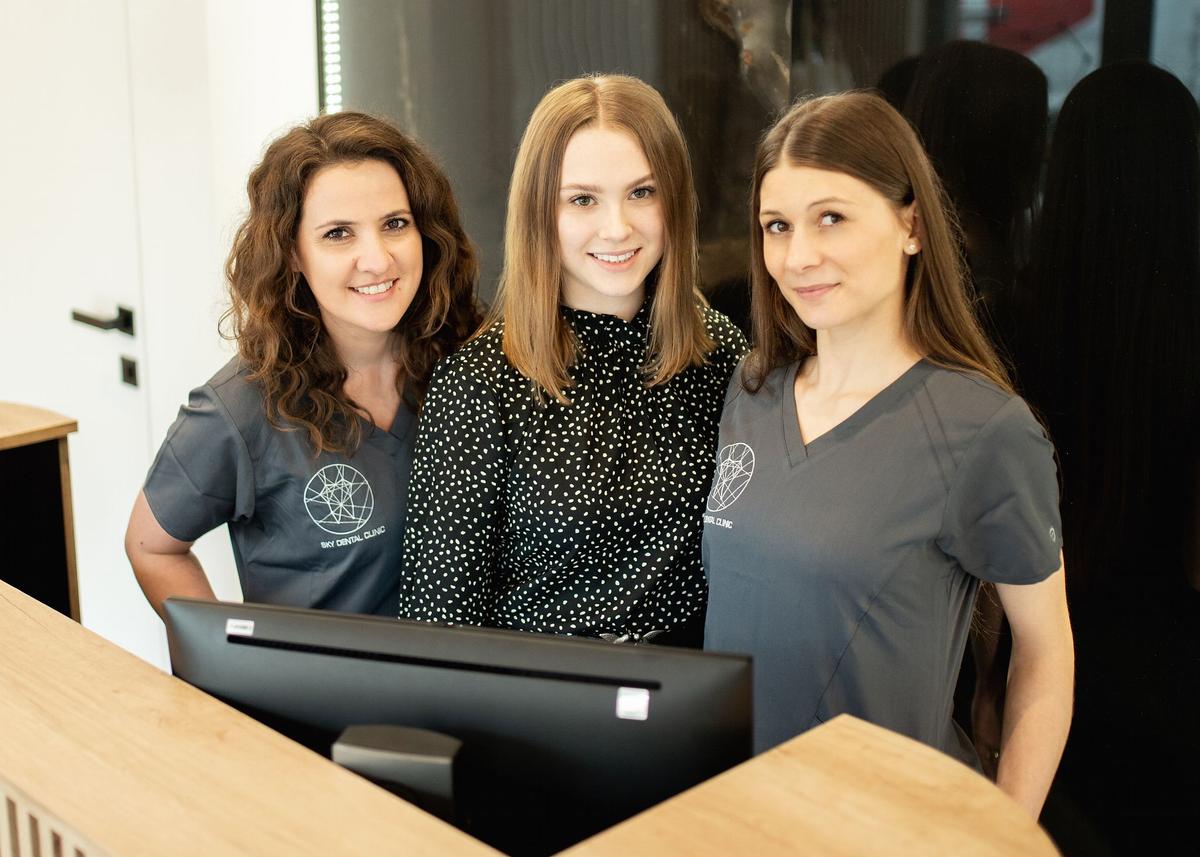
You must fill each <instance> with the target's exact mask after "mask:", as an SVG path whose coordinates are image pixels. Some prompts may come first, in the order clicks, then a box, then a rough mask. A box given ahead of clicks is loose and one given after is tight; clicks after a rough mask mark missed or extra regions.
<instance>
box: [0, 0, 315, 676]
mask: <svg viewBox="0 0 1200 857" xmlns="http://www.w3.org/2000/svg"><path fill="white" fill-rule="evenodd" d="M316 68H317V49H316V12H315V4H314V3H313V2H311V0H254V2H253V3H243V2H236V0H171V2H166V0H52V2H45V3H29V2H27V0H0V75H2V79H3V80H5V82H6V98H5V103H4V104H3V106H0V188H2V190H0V319H2V321H0V324H2V325H3V326H2V327H0V400H10V401H20V402H27V403H30V404H34V405H38V406H41V407H46V408H50V409H53V410H57V411H60V412H62V413H65V414H69V415H71V416H74V417H76V418H77V419H78V420H79V422H80V430H79V433H78V434H76V435H74V436H72V438H71V441H70V445H71V465H72V484H73V493H74V500H75V522H76V544H77V552H78V565H79V575H80V591H81V592H80V594H81V602H82V611H83V618H84V622H85V624H87V625H88V626H89V627H92V628H94V629H95V630H97V631H99V632H100V633H102V634H104V635H105V636H107V637H109V638H110V639H112V640H114V641H115V642H117V643H119V644H120V645H123V646H125V647H126V648H129V649H130V650H132V651H135V652H136V653H138V654H140V655H142V656H143V657H145V658H147V659H148V660H150V661H152V662H154V663H158V664H160V665H163V664H165V647H164V645H163V638H162V631H161V625H160V624H159V623H158V620H157V618H156V617H155V616H154V615H153V613H152V612H151V611H150V610H149V608H148V607H147V606H146V605H145V604H144V601H143V600H142V599H141V596H140V593H139V592H138V590H137V588H136V585H135V583H134V581H133V579H132V573H131V572H130V570H129V567H128V563H127V561H126V559H125V557H124V554H123V551H122V550H121V537H122V534H123V529H124V520H125V518H126V516H127V515H128V509H129V507H130V505H131V504H132V501H133V497H134V495H135V494H136V492H137V490H138V487H139V486H140V483H141V479H142V478H143V476H144V474H145V470H146V468H147V466H148V465H149V462H150V460H151V457H152V455H153V452H154V451H155V450H156V449H157V446H158V444H159V443H160V442H161V440H162V437H163V435H164V433H165V431H166V429H167V426H168V425H170V423H171V421H172V420H173V419H174V417H175V412H176V410H177V409H178V406H179V404H180V403H181V402H183V401H184V400H185V399H186V397H187V392H188V390H190V389H191V388H192V387H195V386H197V385H199V384H201V383H203V382H204V380H205V379H207V378H208V377H209V376H210V375H211V374H212V373H213V372H214V371H215V370H216V369H217V368H219V367H220V365H221V364H222V363H224V362H225V360H227V359H228V356H229V354H230V347H229V346H228V345H227V344H225V343H223V342H222V341H221V340H220V338H219V337H218V336H217V332H216V323H217V318H218V316H219V315H220V312H221V310H222V308H223V304H224V296H223V284H222V279H221V268H222V264H223V261H224V256H225V253H226V252H227V249H228V241H229V236H230V234H231V232H232V229H233V225H234V224H235V223H236V220H237V218H238V216H239V215H240V214H241V213H242V211H243V210H244V207H245V199H244V183H245V178H246V175H247V173H248V172H249V170H250V168H251V166H252V165H253V164H254V163H255V162H256V160H257V159H258V156H259V154H260V153H261V151H262V149H263V147H264V144H265V143H266V142H267V140H268V139H269V138H270V137H271V136H272V135H273V134H274V133H276V132H277V131H278V130H279V129H281V128H283V127H285V126H288V125H291V124H293V123H295V122H298V121H302V120H304V119H306V118H308V117H310V116H312V115H313V114H315V113H316V110H317V71H316ZM118 303H122V304H125V305H129V306H131V307H133V308H134V309H135V312H136V313H137V319H136V326H137V335H136V336H135V337H133V338H129V337H125V336H122V335H121V334H117V333H103V332H99V331H94V330H91V329H89V328H85V327H82V326H80V325H78V324H73V323H72V322H71V321H70V320H69V319H70V310H71V309H72V308H79V309H83V310H87V311H91V312H94V313H96V314H104V313H111V311H112V310H113V309H114V308H115V306H116V304H118ZM120 355H128V356H131V357H134V358H136V359H137V361H138V364H139V369H140V373H141V386H140V387H139V388H136V389H135V388H131V387H127V386H125V385H123V384H121V383H120V380H119V376H118V374H117V366H118V364H119V357H120ZM0 549H2V546H0ZM197 552H198V553H199V555H200V557H201V560H202V562H204V564H205V567H206V569H208V571H209V572H210V576H211V577H213V578H214V585H215V587H216V590H217V592H218V594H219V595H222V596H233V597H236V596H237V593H238V587H237V582H236V575H235V574H234V571H233V564H232V557H231V555H230V551H229V548H228V539H227V537H226V535H225V534H224V532H220V533H213V534H210V535H209V536H207V537H205V538H204V539H202V540H201V541H200V542H199V543H198V544H197Z"/></svg>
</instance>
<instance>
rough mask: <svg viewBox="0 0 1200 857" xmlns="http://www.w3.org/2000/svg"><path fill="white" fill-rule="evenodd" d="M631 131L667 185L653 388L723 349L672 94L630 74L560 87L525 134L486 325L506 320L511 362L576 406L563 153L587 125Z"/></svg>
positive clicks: (652, 280)
mask: <svg viewBox="0 0 1200 857" xmlns="http://www.w3.org/2000/svg"><path fill="white" fill-rule="evenodd" d="M586 127H603V128H610V129H614V130H620V131H624V132H626V133H628V134H630V135H631V136H632V137H633V138H634V139H635V140H636V141H637V142H638V144H639V145H640V146H641V148H642V151H643V152H644V153H645V155H646V161H647V162H648V163H649V164H650V170H651V173H652V175H653V176H654V180H655V181H656V182H657V184H658V194H659V200H660V201H661V205H662V211H663V225H664V234H665V238H666V240H665V242H664V245H665V246H664V251H663V257H662V260H661V261H660V262H659V264H658V265H657V266H656V268H655V270H654V271H653V272H651V274H650V276H649V278H648V283H647V285H648V286H650V285H653V288H654V298H653V301H654V302H653V305H652V307H651V310H650V338H649V349H648V353H647V359H646V364H645V365H644V367H643V370H644V372H645V376H646V383H647V384H648V385H650V386H653V385H656V384H662V383H665V382H666V381H669V380H670V379H671V378H673V377H674V376H675V375H677V374H678V373H680V372H681V371H683V370H684V369H686V368H687V367H689V366H698V365H700V364H702V363H703V362H704V360H705V355H706V354H708V353H709V352H710V351H712V349H713V342H712V339H711V338H710V337H709V335H708V333H707V331H706V330H705V327H704V318H703V315H702V311H701V309H700V305H701V302H702V301H701V300H700V299H699V294H700V293H699V291H698V289H697V284H698V283H699V263H698V254H697V249H696V211H697V204H696V192H695V189H694V187H693V186H692V169H691V163H690V161H689V159H688V152H687V144H686V143H685V142H684V139H683V134H682V133H680V131H679V126H678V125H677V124H676V122H675V117H674V116H672V115H671V111H670V110H669V109H668V108H667V105H666V103H665V102H664V101H663V99H662V96H661V95H659V94H658V92H657V91H655V89H654V88H653V87H651V86H649V85H648V84H646V83H644V82H643V81H641V80H638V79H637V78H635V77H628V76H625V75H596V76H589V77H581V78H576V79H575V80H569V81H567V82H566V83H562V84H560V85H558V86H556V87H555V88H554V89H552V90H550V91H549V92H548V93H546V95H545V96H544V97H543V98H542V100H541V102H539V103H538V106H537V107H536V108H535V109H534V111H533V115H532V116H531V117H530V119H529V125H528V126H527V127H526V129H525V134H524V136H523V137H522V138H521V147H520V149H519V150H518V151H517V162H516V166H515V167H514V169H513V177H512V184H511V185H510V187H509V192H508V218H507V221H506V223H505V231H504V270H503V272H502V274H501V276H500V288H499V291H498V293H497V296H496V301H495V303H494V304H493V306H492V310H491V313H490V314H489V317H488V319H487V321H486V322H485V329H486V327H488V326H490V325H491V324H493V323H495V322H497V321H500V320H503V322H504V338H503V348H504V353H505V356H506V357H507V358H508V361H509V362H510V363H511V364H512V365H513V366H514V367H515V368H516V369H517V371H519V372H520V373H521V374H522V375H524V376H525V377H527V378H529V379H530V380H531V381H533V382H534V383H535V385H536V388H537V391H538V394H539V395H549V396H550V397H552V398H554V399H555V400H556V401H559V402H562V403H564V404H568V403H569V401H570V400H569V399H568V398H567V396H566V393H565V390H566V388H568V387H569V386H570V385H571V378H570V375H569V373H568V369H569V368H570V366H571V365H572V364H573V363H574V362H575V356H576V350H577V347H578V343H577V342H576V341H575V337H574V334H573V332H572V330H571V327H570V325H569V324H567V323H565V322H564V320H563V319H562V317H561V315H560V313H559V302H560V298H561V294H562V280H563V274H562V254H561V251H560V248H559V241H558V205H559V186H560V184H561V182H562V164H563V154H564V152H565V151H566V148H567V143H568V142H569V141H570V139H571V137H572V136H573V135H574V134H575V133H576V132H577V131H579V130H580V129H581V128H586Z"/></svg>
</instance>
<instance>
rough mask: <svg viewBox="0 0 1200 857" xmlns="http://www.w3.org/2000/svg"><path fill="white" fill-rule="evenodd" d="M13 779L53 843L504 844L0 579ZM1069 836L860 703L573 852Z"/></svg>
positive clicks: (351, 850)
mask: <svg viewBox="0 0 1200 857" xmlns="http://www.w3.org/2000/svg"><path fill="white" fill-rule="evenodd" d="M13 794H15V795H16V796H17V805H18V806H17V809H18V810H19V812H22V813H28V815H30V816H41V817H43V818H44V819H46V820H47V821H49V820H56V821H57V823H58V826H57V828H56V830H57V833H55V835H56V836H58V835H60V834H61V835H62V841H61V842H58V843H54V842H51V841H50V839H49V838H47V836H48V834H46V832H45V831H43V832H42V836H43V844H42V846H41V853H43V854H44V855H50V854H52V853H57V852H58V851H61V853H66V854H73V853H74V850H73V849H74V847H76V845H77V844H82V845H83V848H82V850H81V853H84V854H86V857H103V855H112V857H127V855H141V854H146V855H162V854H171V855H186V854H203V855H278V854H287V855H308V854H311V855H340V854H353V855H373V854H405V855H424V854H429V855H433V854H437V855H443V854H448V855H459V854H462V855H484V854H495V853H496V852H495V851H492V850H491V849H489V848H488V847H487V846H485V845H483V844H482V843H480V842H478V841H477V840H475V839H472V838H471V837H469V836H467V835H466V834H464V833H461V832H459V831H458V830H456V829H454V828H453V827H451V826H449V825H447V824H445V823H443V822H441V821H439V820H438V819H436V818H434V817H433V816H430V815H427V814H426V813H424V812H422V811H421V810H419V809H417V808H415V807H413V806H410V805H409V804H407V803H405V802H403V801H401V800H400V799H398V798H396V797H394V796H392V795H390V794H388V793H387V792H385V791H383V790H382V789H379V788H376V787H375V786H373V785H371V784H370V783H368V782H366V781H365V780H362V779H360V778H359V777H357V776H355V775H353V774H351V773H349V772H348V771H345V770H343V769H341V768H339V767H337V766H336V765H334V764H332V763H331V762H329V761H327V760H325V759H323V758H321V757H319V756H317V755H316V754H314V753H311V752H310V751H308V750H306V749H304V748H303V747H301V746H299V745H298V744H295V743H293V742H291V741H289V740H288V739H286V738H284V737H282V736H280V735H278V734H276V733H275V732H273V731H271V730H270V729H268V728H266V727H265V726H262V725H260V724H258V723H257V722H255V721H254V720H251V719H250V718H248V717H245V716H244V715H242V714H240V713H239V712H237V711H235V710H233V709H232V708H229V707H228V706H226V705H224V704H222V703H220V702H218V701H217V700H215V699H213V698H212V697H210V696H208V695H206V694H204V693H202V692H200V691H198V690H196V689H194V688H192V687H191V686H189V685H187V684H185V683H183V682H181V681H178V680H177V679H175V678H173V677H171V676H169V675H166V674H164V673H161V672H159V671H158V670H157V669H155V668H154V667H151V666H150V665H148V664H146V663H144V662H142V661H141V660H139V659H138V658H136V657H134V656H133V655H131V654H128V653H127V652H124V651H123V650H121V649H119V648H117V647H116V646H114V645H112V644H111V643H109V642H107V641H106V640H104V639H102V638H100V637H98V636H97V635H95V634H93V633H91V632H90V631H87V630H86V629H84V628H82V627H81V626H79V625H77V624H76V623H74V622H72V621H71V620H69V619H67V618H66V617H65V616H62V615H60V614H58V613H56V612H55V611H53V610H51V609H49V608H48V607H45V606H44V605H42V604H40V603H38V602H36V601H34V600H33V599H31V598H29V597H27V596H25V595H23V594H21V593H20V592H18V591H17V590H15V589H13V588H12V587H10V586H8V585H7V584H4V583H2V582H0V798H3V797H4V796H5V795H8V796H9V800H10V801H11V800H12V797H11V796H12V795H13ZM3 804H4V800H2V799H0V809H2V808H3ZM9 812H10V816H11V814H12V804H10V810H9ZM3 822H4V819H3V818H0V833H3V830H4V827H5V825H4V823H3ZM20 830H21V831H22V832H21V835H22V836H26V838H27V839H29V840H30V842H32V841H33V839H34V838H35V835H34V834H27V833H26V832H25V827H24V826H21V827H20ZM8 845H9V843H7V842H0V855H4V857H8V855H9V854H11V853H13V852H12V851H11V850H10V849H8V848H7V847H6V846H8ZM59 845H62V846H67V847H63V848H61V849H59V848H57V846H59ZM19 853H21V854H22V855H25V854H32V853H34V852H33V847H32V845H31V844H29V843H27V844H26V845H25V850H21V851H20V852H19ZM1056 853H1057V852H1056V851H1055V849H1054V846H1053V844H1052V843H1051V841H1050V839H1049V837H1048V836H1046V834H1045V833H1044V832H1043V831H1042V830H1041V829H1040V828H1039V827H1038V826H1037V825H1036V824H1035V823H1034V822H1033V820H1032V819H1030V818H1029V817H1028V816H1027V815H1025V813H1024V812H1023V811H1022V810H1021V809H1020V808H1019V807H1018V806H1017V805H1016V804H1015V803H1013V802H1012V801H1010V800H1009V799H1008V798H1007V797H1006V796H1005V795H1004V794H1002V793H1001V792H1000V790H999V789H997V788H996V787H995V786H994V785H993V784H992V783H990V782H988V781H987V780H985V779H984V778H983V777H981V776H979V775H978V774H976V773H975V772H974V771H971V770H969V769H968V768H966V767H964V766H963V765H961V764H959V763H958V762H955V761H953V760H952V759H950V758H948V757H946V756H944V755H942V754H941V753H939V752H937V751H936V750H933V749H931V748H929V747H926V746H924V745H922V744H919V743H917V742H915V741H912V740H909V739H908V738H903V737H901V736H899V735H896V734H894V733H891V732H888V731H887V730H885V729H881V728H879V727H877V726H872V725H870V724H867V723H864V722H862V721H860V720H855V719H854V718H851V717H839V718H837V719H835V720H832V721H830V722H829V723H827V724H825V725H823V726H821V727H818V728H817V729H814V730H812V731H810V732H807V733H805V734H804V735H801V736H799V737H797V738H794V739H793V740H791V741H789V742H787V743H786V744H783V745H781V746H779V747H777V748H775V749H774V750H771V751H769V752H767V753H764V754H763V755H761V756H758V757H756V758H755V759H752V760H750V761H749V762H746V763H745V764H742V765H739V766H738V767H736V768H734V769H732V770H730V771H727V772H726V773H724V774H722V775H721V776H718V777H715V778H713V779H711V780H709V781H708V782H706V783H702V784H701V785H699V786H697V787H695V788H693V789H691V790H689V791H687V792H684V793H683V794H681V795H678V796H677V797H675V798H672V799H671V800H669V801H666V802H665V803H663V804H660V805H659V806H657V807H654V808H653V809H650V810H648V811H646V812H644V813H642V814H641V815H638V816H636V817H634V818H632V819H630V820H629V821H626V822H624V823H623V824H619V825H617V826H616V827H613V828H612V829H610V830H607V831H605V832H604V833H601V834H599V835H597V836H594V837H592V838H591V839H589V840H587V841H585V842H582V843H580V844H579V845H577V846H575V847H574V848H572V849H569V850H568V851H566V852H564V854H566V855H569V857H602V855H611V856H612V857H638V855H642V854H653V855H668V856H669V855H699V856H700V857H704V855H714V857H715V855H722V857H724V856H725V855H729V854H755V855H760V854H813V855H832V857H842V855H880V857H888V855H911V854H920V855H939V854H943V855H954V856H955V857H972V855H980V856H981V857H982V855H988V857H991V855H1020V857H1041V855H1047V857H1049V855H1054V854H1056Z"/></svg>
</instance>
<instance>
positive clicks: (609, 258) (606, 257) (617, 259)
mask: <svg viewBox="0 0 1200 857" xmlns="http://www.w3.org/2000/svg"><path fill="white" fill-rule="evenodd" d="M636 252H637V250H630V251H629V252H628V253H622V254H621V255H620V256H613V255H610V254H608V253H593V254H592V255H593V256H595V257H596V258H597V259H599V260H600V261H601V262H610V263H612V264H614V265H619V264H621V263H622V262H628V261H629V260H630V259H632V258H633V254H634V253H636Z"/></svg>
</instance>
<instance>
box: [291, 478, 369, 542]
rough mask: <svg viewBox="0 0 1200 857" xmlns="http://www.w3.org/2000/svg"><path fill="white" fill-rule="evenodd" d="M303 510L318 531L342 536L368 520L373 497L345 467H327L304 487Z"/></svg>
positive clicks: (361, 479) (364, 485) (365, 485)
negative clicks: (318, 528)
mask: <svg viewBox="0 0 1200 857" xmlns="http://www.w3.org/2000/svg"><path fill="white" fill-rule="evenodd" d="M304 508H305V510H306V511H307V512H308V516H309V517H310V518H312V522H313V523H314V524H316V525H317V526H318V527H320V528H321V529H322V530H324V531H325V532H327V533H333V534H334V535H336V536H345V535H349V534H350V533H354V532H357V531H359V530H361V529H362V528H363V527H364V526H365V525H366V523H367V521H369V520H371V513H372V512H374V511H375V494H374V493H373V492H372V491H371V483H369V482H367V479H366V477H365V476H363V475H362V474H361V473H359V472H358V471H357V470H355V469H354V468H353V467H351V466H350V465H349V464H328V465H326V466H325V467H322V468H321V469H320V470H318V471H317V472H316V474H315V475H314V476H313V478H312V479H310V480H308V484H307V485H305V486H304Z"/></svg>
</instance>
